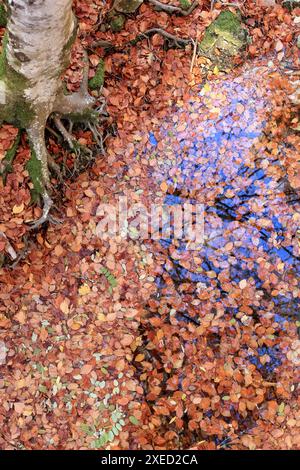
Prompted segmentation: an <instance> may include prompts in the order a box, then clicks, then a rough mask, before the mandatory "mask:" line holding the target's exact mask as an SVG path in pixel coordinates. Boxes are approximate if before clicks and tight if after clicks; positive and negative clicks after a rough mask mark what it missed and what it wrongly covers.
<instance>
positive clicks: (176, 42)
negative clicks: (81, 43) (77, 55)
mask: <svg viewBox="0 0 300 470" xmlns="http://www.w3.org/2000/svg"><path fill="white" fill-rule="evenodd" d="M154 34H159V35H160V36H162V37H164V38H165V39H167V40H168V41H169V42H171V43H172V45H173V46H175V47H178V48H181V47H185V46H187V45H188V44H192V43H193V39H191V38H186V39H185V38H180V37H178V36H175V35H174V34H171V33H168V31H165V30H164V29H162V28H151V29H148V30H147V31H144V32H143V33H140V34H138V35H137V36H136V38H135V39H132V40H131V41H128V42H126V43H125V44H124V45H123V46H122V47H121V48H120V47H117V46H115V45H114V44H112V43H108V42H107V41H95V42H94V43H93V44H92V47H104V49H106V51H107V53H114V52H123V51H124V49H126V47H128V46H135V45H136V44H137V43H138V42H139V41H142V40H143V39H145V38H149V37H151V36H153V35H154ZM104 43H105V45H104Z"/></svg>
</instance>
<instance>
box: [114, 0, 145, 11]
mask: <svg viewBox="0 0 300 470" xmlns="http://www.w3.org/2000/svg"><path fill="white" fill-rule="evenodd" d="M142 3H143V0H115V2H114V4H113V10H115V11H118V12H119V13H134V12H135V11H136V10H137V9H138V8H139V7H140V6H141V4H142Z"/></svg>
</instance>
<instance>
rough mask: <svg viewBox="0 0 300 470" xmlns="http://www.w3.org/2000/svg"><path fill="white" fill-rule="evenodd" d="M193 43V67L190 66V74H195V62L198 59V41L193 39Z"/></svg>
mask: <svg viewBox="0 0 300 470" xmlns="http://www.w3.org/2000/svg"><path fill="white" fill-rule="evenodd" d="M192 42H193V44H194V50H193V57H192V62H191V66H190V73H191V74H192V73H193V68H194V65H195V60H196V57H197V49H198V41H197V39H196V40H194V39H192Z"/></svg>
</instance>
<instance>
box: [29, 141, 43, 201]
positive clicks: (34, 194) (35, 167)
mask: <svg viewBox="0 0 300 470" xmlns="http://www.w3.org/2000/svg"><path fill="white" fill-rule="evenodd" d="M30 147H31V157H30V160H29V162H28V163H27V165H26V170H27V171H28V173H29V177H30V179H31V181H32V184H33V189H32V190H31V199H32V202H38V201H39V199H40V196H41V195H42V193H43V191H44V185H43V182H42V181H43V176H42V164H41V162H40V160H38V159H37V157H36V153H35V151H34V150H33V147H32V145H31V146H30Z"/></svg>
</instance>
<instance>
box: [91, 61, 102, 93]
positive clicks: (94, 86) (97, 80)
mask: <svg viewBox="0 0 300 470" xmlns="http://www.w3.org/2000/svg"><path fill="white" fill-rule="evenodd" d="M104 71H105V66H104V60H102V59H100V62H99V64H98V66H97V70H96V73H95V76H94V77H93V78H92V79H91V80H90V81H89V86H90V88H91V90H99V89H100V88H102V87H103V83H104Z"/></svg>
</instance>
